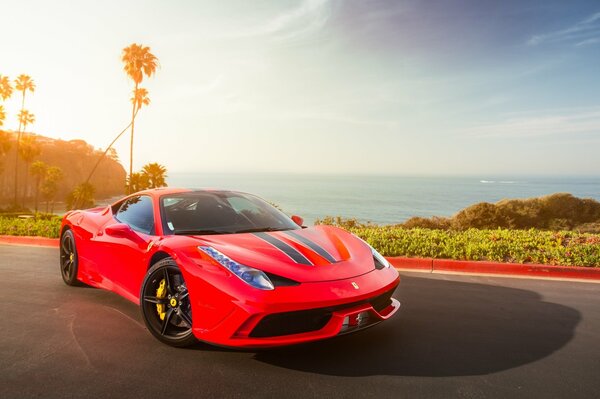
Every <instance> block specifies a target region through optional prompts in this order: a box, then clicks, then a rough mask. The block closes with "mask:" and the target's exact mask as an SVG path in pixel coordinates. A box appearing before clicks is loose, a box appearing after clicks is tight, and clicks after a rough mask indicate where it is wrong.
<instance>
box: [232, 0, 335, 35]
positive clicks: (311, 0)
mask: <svg viewBox="0 0 600 399" xmlns="http://www.w3.org/2000/svg"><path fill="white" fill-rule="evenodd" d="M332 11H333V7H332V1H330V0H303V1H302V2H301V3H300V4H299V5H298V6H296V7H294V8H290V9H288V10H286V11H284V12H282V13H279V14H277V15H274V16H272V17H271V18H270V19H268V20H267V21H264V22H263V23H261V24H260V25H256V26H252V27H248V28H242V29H240V30H238V31H234V32H230V33H228V34H226V35H225V36H224V37H226V38H251V37H267V38H271V39H273V40H275V41H278V42H290V41H296V40H299V39H303V38H306V37H309V36H311V35H313V34H315V33H317V32H319V31H321V30H322V29H323V28H324V27H325V25H326V24H327V22H328V20H329V18H330V17H331V14H332Z"/></svg>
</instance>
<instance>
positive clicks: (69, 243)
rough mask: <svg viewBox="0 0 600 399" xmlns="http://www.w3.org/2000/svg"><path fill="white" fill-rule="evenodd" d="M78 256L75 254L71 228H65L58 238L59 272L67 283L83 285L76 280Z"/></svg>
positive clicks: (75, 249)
mask: <svg viewBox="0 0 600 399" xmlns="http://www.w3.org/2000/svg"><path fill="white" fill-rule="evenodd" d="M78 265H79V258H78V256H77V246H76V245H75V236H74V235H73V232H72V231H71V230H65V232H64V233H63V235H62V237H61V238H60V274H61V276H62V279H63V281H64V282H65V284H67V285H72V286H80V285H83V283H81V282H80V281H79V280H77V267H78Z"/></svg>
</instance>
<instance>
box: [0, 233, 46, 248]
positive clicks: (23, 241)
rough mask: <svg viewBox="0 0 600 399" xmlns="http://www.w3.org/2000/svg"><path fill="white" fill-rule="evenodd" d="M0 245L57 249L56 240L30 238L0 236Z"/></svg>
mask: <svg viewBox="0 0 600 399" xmlns="http://www.w3.org/2000/svg"><path fill="white" fill-rule="evenodd" d="M0 244H10V245H33V246H36V247H52V248H58V238H46V237H31V236H0Z"/></svg>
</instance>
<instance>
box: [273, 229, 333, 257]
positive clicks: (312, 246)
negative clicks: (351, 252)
mask: <svg viewBox="0 0 600 399" xmlns="http://www.w3.org/2000/svg"><path fill="white" fill-rule="evenodd" d="M283 233H285V234H287V235H288V236H290V237H292V238H295V239H296V240H298V241H300V242H301V243H303V244H304V245H306V246H307V247H309V248H310V249H312V250H313V251H315V252H316V253H318V254H319V255H321V256H322V257H323V258H325V259H327V260H328V261H329V263H336V262H337V260H336V259H335V258H334V257H333V256H331V254H330V253H329V252H327V251H326V250H325V249H324V248H323V247H321V246H320V245H319V244H317V243H316V242H314V241H311V240H309V239H308V238H306V237H304V236H303V235H300V234H298V233H296V232H295V231H292V230H287V231H284V232H283Z"/></svg>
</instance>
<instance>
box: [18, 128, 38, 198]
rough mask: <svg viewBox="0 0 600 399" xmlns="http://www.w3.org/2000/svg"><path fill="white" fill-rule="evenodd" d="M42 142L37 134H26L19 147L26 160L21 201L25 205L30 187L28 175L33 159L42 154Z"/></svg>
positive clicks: (20, 153) (22, 156)
mask: <svg viewBox="0 0 600 399" xmlns="http://www.w3.org/2000/svg"><path fill="white" fill-rule="evenodd" d="M41 152H42V151H41V149H40V143H38V142H37V140H36V138H35V136H25V137H23V140H22V143H21V146H20V147H19V156H21V159H23V161H24V162H25V184H24V185H23V186H24V190H23V191H24V192H23V199H22V201H21V203H22V205H23V207H24V206H25V199H26V198H27V194H28V191H29V187H28V185H27V177H28V176H29V166H30V165H31V163H32V162H33V160H34V159H35V158H36V157H37V156H38V155H40V153H41Z"/></svg>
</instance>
